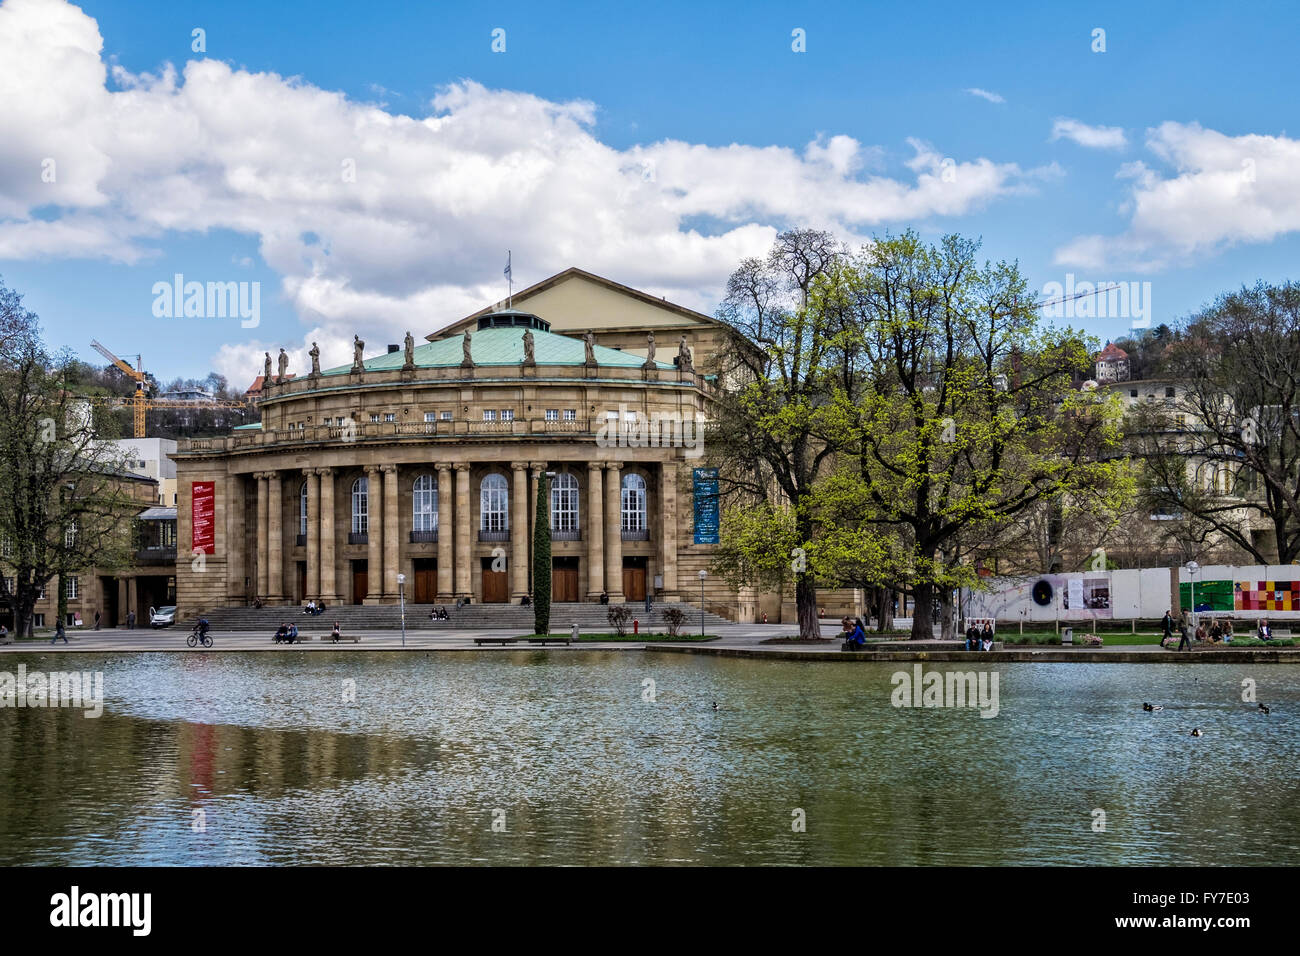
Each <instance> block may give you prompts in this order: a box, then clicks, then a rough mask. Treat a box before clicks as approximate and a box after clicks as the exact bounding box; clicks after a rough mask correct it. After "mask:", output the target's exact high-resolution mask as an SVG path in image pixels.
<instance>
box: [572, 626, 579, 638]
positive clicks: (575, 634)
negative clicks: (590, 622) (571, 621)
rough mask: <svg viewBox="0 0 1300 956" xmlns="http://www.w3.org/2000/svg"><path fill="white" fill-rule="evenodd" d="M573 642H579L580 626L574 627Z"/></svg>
mask: <svg viewBox="0 0 1300 956" xmlns="http://www.w3.org/2000/svg"><path fill="white" fill-rule="evenodd" d="M573 640H574V641H575V642H576V641H577V640H578V625H576V624H575V625H573Z"/></svg>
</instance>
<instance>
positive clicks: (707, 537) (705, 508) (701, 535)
mask: <svg viewBox="0 0 1300 956" xmlns="http://www.w3.org/2000/svg"><path fill="white" fill-rule="evenodd" d="M694 477H695V494H694V497H695V543H696V544H717V543H718V469H716V468H696V469H695V472H694Z"/></svg>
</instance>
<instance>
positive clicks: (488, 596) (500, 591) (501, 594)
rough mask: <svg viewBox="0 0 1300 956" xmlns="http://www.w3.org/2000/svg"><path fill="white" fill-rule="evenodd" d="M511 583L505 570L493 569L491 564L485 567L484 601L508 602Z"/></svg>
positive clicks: (488, 602) (486, 602) (493, 602)
mask: <svg viewBox="0 0 1300 956" xmlns="http://www.w3.org/2000/svg"><path fill="white" fill-rule="evenodd" d="M509 602H510V585H509V583H508V577H507V574H506V572H505V571H493V570H492V569H491V566H490V565H487V564H485V565H484V568H483V603H484V604H508V603H509Z"/></svg>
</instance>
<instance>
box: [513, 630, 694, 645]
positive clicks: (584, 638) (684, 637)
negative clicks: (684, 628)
mask: <svg viewBox="0 0 1300 956" xmlns="http://www.w3.org/2000/svg"><path fill="white" fill-rule="evenodd" d="M536 636H537V635H536V634H520V635H519V639H520V640H521V641H524V640H527V639H528V638H530V637H536ZM568 636H569V632H567V631H565V632H563V633H559V634H552V635H551V637H568ZM717 639H718V635H716V634H705V635H704V636H703V637H701V636H700V635H699V634H678V635H677V636H676V637H669V636H668V635H667V634H660V633H652V632H650V631H644V632H642V633H640V634H632V633H630V632H629V633H627V634H622V635H620V634H617V633H615V632H612V631H611V632H609V633H597V634H579V635H578V643H579V644H596V643H600V644H609V643H613V642H616V641H625V642H628V643H632V644H645V643H654V644H662V643H664V642H666V641H697V642H698V641H716V640H717Z"/></svg>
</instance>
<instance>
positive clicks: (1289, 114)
mask: <svg viewBox="0 0 1300 956" xmlns="http://www.w3.org/2000/svg"><path fill="white" fill-rule="evenodd" d="M1058 7H1060V5H1057V4H1038V3H1035V4H1028V3H1027V4H998V5H976V4H969V3H963V4H957V3H924V2H917V3H908V4H890V5H879V4H870V5H868V4H862V3H845V4H829V3H827V4H816V5H810V6H807V7H801V6H798V5H793V4H744V5H740V4H737V5H733V6H730V7H728V6H724V5H714V4H699V3H691V4H687V3H666V4H656V5H649V4H640V5H635V6H620V5H611V4H607V3H606V4H571V5H560V4H544V5H543V4H512V3H498V4H492V5H490V6H484V5H479V4H474V5H470V4H465V5H458V6H449V5H442V4H438V5H433V4H429V5H417V4H405V3H369V4H364V5H358V4H354V3H331V2H313V3H310V4H307V3H277V4H267V3H265V2H262V3H245V2H226V3H220V4H218V3H212V4H207V3H199V4H185V5H182V4H175V3H166V2H151V0H135V2H130V3H126V2H116V3H109V2H89V0H88V2H84V3H82V4H80V5H79V6H75V5H69V4H66V3H64V2H63V0H4V2H3V3H0V120H3V122H0V126H3V127H4V128H5V129H7V130H13V131H15V132H14V135H12V136H10V137H8V142H7V143H0V276H3V278H4V281H5V283H6V284H7V285H9V286H10V287H12V288H15V289H17V290H18V291H20V292H22V293H24V294H25V296H26V301H27V304H28V306H29V307H30V308H32V309H34V310H35V311H37V312H38V313H39V314H40V315H41V317H42V319H43V321H44V323H45V326H46V329H47V337H48V338H49V339H50V340H51V341H52V342H53V343H54V344H57V345H68V346H70V347H73V348H74V349H76V350H77V351H79V352H80V353H82V354H83V355H84V356H85V357H86V358H87V359H91V360H97V356H95V354H94V353H93V352H92V351H91V350H90V349H89V340H90V339H91V338H92V337H94V338H99V339H100V340H101V341H103V342H105V344H107V345H108V346H109V347H110V348H112V349H114V350H116V351H118V352H119V354H127V353H129V354H132V355H134V354H135V353H137V352H141V353H143V354H144V357H145V364H146V367H147V368H148V369H149V370H150V371H152V372H153V373H154V374H155V375H156V376H158V377H159V378H163V379H168V378H171V377H173V376H175V375H195V376H202V375H205V374H206V373H207V372H208V371H210V370H212V369H214V368H215V369H217V370H219V371H222V372H223V373H225V374H227V375H229V376H230V377H231V378H232V380H233V381H234V382H235V383H242V379H245V378H247V379H250V380H251V378H252V376H253V375H254V374H256V373H257V371H258V370H259V368H260V356H261V352H262V351H263V350H265V349H272V350H274V349H275V348H278V347H279V346H285V347H286V348H288V349H289V350H290V352H291V354H292V355H293V356H294V359H295V361H296V363H297V362H302V361H304V359H303V358H302V356H303V353H304V351H305V349H306V348H308V347H310V342H311V341H314V340H319V341H320V342H321V346H322V350H323V351H324V352H325V360H326V361H330V360H331V359H333V360H335V361H342V360H344V359H345V358H347V357H349V356H350V351H349V350H348V347H347V343H348V342H350V340H351V334H352V332H353V331H357V332H360V333H361V335H362V337H363V338H365V339H367V342H368V348H367V351H372V352H373V351H382V348H383V343H384V342H397V341H400V339H401V335H402V333H403V332H404V331H405V329H407V328H410V329H411V330H412V331H413V332H414V333H415V334H416V335H417V336H418V335H423V334H425V333H427V332H429V331H432V330H433V329H434V328H437V327H438V326H440V325H442V324H445V323H446V322H448V321H451V320H453V319H455V318H457V317H459V316H461V315H464V314H466V313H468V312H469V311H471V310H473V309H475V308H478V307H480V306H482V305H486V304H489V303H490V302H492V301H494V298H495V297H498V296H500V295H501V294H502V293H503V291H504V287H503V284H502V277H501V268H502V265H503V263H504V257H505V250H506V249H507V248H510V249H512V250H513V260H514V274H515V280H516V288H518V287H520V286H521V285H527V284H529V283H531V282H534V281H537V280H539V279H542V278H545V277H546V276H547V275H550V274H552V273H554V272H556V271H559V270H560V269H562V268H564V267H566V266H568V265H577V266H580V267H583V268H586V269H589V270H591V271H593V272H597V273H600V274H602V275H607V276H609V277H610V278H613V279H616V280H619V281H623V282H627V283H628V284H630V285H634V286H637V287H638V288H644V289H646V290H647V291H651V292H654V293H656V294H662V295H667V296H668V297H669V298H670V299H675V300H677V301H680V302H682V303H683V304H686V305H689V306H692V307H695V308H699V309H702V310H704V311H709V312H711V311H713V308H714V306H715V305H716V302H717V299H718V297H719V295H720V293H721V290H722V287H723V284H724V282H725V280H726V276H727V274H728V273H729V271H730V270H731V268H733V267H734V265H735V263H736V261H737V260H738V259H739V258H740V257H741V256H743V255H753V254H758V253H761V252H762V251H763V250H764V249H765V248H766V246H767V245H768V244H769V243H770V241H771V236H772V235H773V232H774V230H777V229H781V228H786V227H789V226H792V225H805V224H807V225H817V226H822V227H828V228H832V229H834V230H835V231H836V232H838V233H840V234H841V235H843V236H844V237H845V238H846V239H848V240H850V241H858V240H861V239H863V238H867V237H870V236H871V235H873V234H880V233H883V232H885V231H887V230H889V231H900V230H902V229H905V228H908V227H909V226H911V227H915V228H917V229H918V230H920V231H921V232H922V234H923V235H925V236H926V237H928V238H934V237H937V236H939V235H941V234H943V233H945V232H950V231H956V232H961V233H964V234H967V235H976V236H981V237H983V240H984V251H985V252H986V253H987V254H988V255H989V256H990V257H993V258H1002V257H1006V258H1016V259H1019V260H1020V262H1021V265H1022V267H1023V269H1024V271H1025V272H1026V274H1027V276H1028V277H1029V279H1030V282H1031V285H1032V286H1034V287H1035V288H1036V289H1039V290H1041V289H1043V288H1044V286H1046V285H1047V284H1048V283H1051V282H1057V283H1064V282H1065V281H1066V276H1067V274H1073V275H1074V276H1075V277H1076V278H1077V279H1078V280H1089V281H1100V282H1121V281H1123V282H1127V281H1138V282H1150V283H1151V286H1150V289H1151V292H1150V295H1151V313H1152V315H1151V317H1152V319H1153V320H1154V321H1155V322H1156V323H1159V322H1161V321H1173V320H1176V319H1178V318H1180V317H1182V316H1184V315H1186V314H1187V313H1188V312H1189V311H1191V310H1194V309H1196V308H1197V307H1199V306H1200V305H1202V304H1203V303H1205V302H1207V301H1208V300H1210V299H1212V298H1213V297H1214V295H1216V294H1217V293H1218V292H1220V291H1223V290H1226V289H1230V288H1234V287H1236V286H1239V285H1240V284H1242V283H1253V282H1254V281H1255V280H1256V279H1260V278H1263V279H1266V280H1270V281H1276V280H1281V279H1284V278H1288V277H1291V276H1294V275H1295V274H1296V269H1295V267H1294V263H1295V262H1296V252H1297V239H1296V233H1297V231H1300V181H1297V180H1300V173H1297V170H1300V140H1296V139H1292V138H1291V136H1292V135H1293V134H1294V128H1295V127H1296V126H1297V124H1296V123H1295V122H1294V114H1295V110H1296V103H1297V102H1300V97H1298V96H1297V89H1296V85H1297V81H1296V78H1295V75H1294V65H1293V54H1294V49H1295V46H1296V42H1297V34H1298V31H1297V27H1300V13H1298V12H1297V11H1298V10H1300V8H1297V6H1296V5H1294V4H1285V3H1275V4H1269V3H1259V4H1247V5H1228V4H1209V3H1189V2H1177V3H1143V4H1140V5H1138V4H1122V3H1115V4H1087V5H1084V4H1079V5H1070V6H1069V7H1068V8H1058ZM196 27H198V28H202V29H203V30H204V31H205V43H206V50H205V51H203V52H194V51H193V50H192V49H191V45H192V35H191V31H192V30H193V29H194V28H196ZM497 28H501V29H504V30H505V47H506V49H505V52H502V53H496V52H493V51H492V49H491V46H492V31H493V30H494V29H497ZM796 28H799V29H802V30H803V31H805V34H806V52H802V53H796V52H794V51H792V49H791V45H792V36H791V33H792V30H794V29H796ZM1098 28H1100V29H1102V30H1104V31H1105V52H1095V51H1094V49H1093V47H1094V45H1095V44H1096V41H1095V40H1094V37H1093V31H1094V30H1096V29H1098ZM97 39H98V40H101V41H102V49H101V48H99V47H98V46H97V43H96V40H97ZM169 64H170V67H171V68H172V69H174V71H175V75H174V76H172V77H170V78H169V77H168V76H167V70H168V69H169V66H168V65H169ZM97 71H98V72H97ZM971 90H981V91H984V93H985V94H988V95H980V94H977V93H972V92H969V91H971ZM6 114H8V115H6ZM404 118H406V119H404ZM431 118H432V121H431ZM1054 129H1056V130H1057V131H1058V135H1057V136H1056V137H1055V138H1053V131H1054ZM810 144H811V145H810ZM47 159H53V160H54V161H55V162H56V164H57V169H58V179H57V181H56V182H54V183H43V182H42V181H41V179H40V171H41V169H42V168H43V167H42V165H41V164H42V163H43V162H45V161H46V160H47ZM349 160H351V161H352V162H353V163H354V165H355V169H356V171H357V172H356V176H355V182H347V181H346V180H345V181H344V182H342V183H340V182H339V179H340V176H339V174H338V173H337V172H336V171H337V170H338V169H339V168H340V165H341V164H342V163H346V162H348V161H349ZM945 163H949V164H950V165H951V169H952V180H951V181H947V180H945V179H944V169H945V165H944V164H945ZM176 273H183V274H184V275H185V276H186V278H187V279H188V280H198V281H201V282H203V281H217V282H230V281H234V282H259V283H260V288H261V313H260V321H259V323H258V325H257V326H256V327H255V328H243V327H241V324H240V322H239V321H238V320H237V319H235V320H232V319H229V318H220V317H192V318H176V317H169V316H156V315H154V314H153V304H154V299H155V295H154V293H153V291H152V290H153V286H154V284H155V283H157V282H160V281H163V282H171V280H172V277H173V275H174V274H176ZM1076 324H1081V325H1083V326H1084V327H1086V328H1088V329H1089V330H1090V331H1092V332H1094V333H1095V334H1097V335H1098V336H1099V337H1101V338H1113V337H1116V336H1118V335H1121V334H1124V332H1125V331H1126V330H1127V329H1128V328H1129V326H1130V325H1131V319H1130V317H1128V316H1122V317H1113V318H1105V319H1097V318H1085V319H1078V320H1076Z"/></svg>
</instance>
